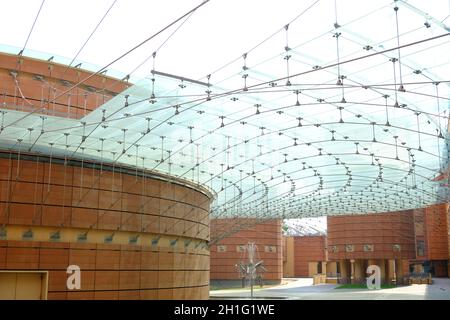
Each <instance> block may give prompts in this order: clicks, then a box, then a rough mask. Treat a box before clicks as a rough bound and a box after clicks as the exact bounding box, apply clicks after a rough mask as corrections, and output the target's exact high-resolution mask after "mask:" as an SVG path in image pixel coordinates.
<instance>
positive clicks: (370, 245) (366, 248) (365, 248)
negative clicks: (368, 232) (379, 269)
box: [363, 244, 374, 252]
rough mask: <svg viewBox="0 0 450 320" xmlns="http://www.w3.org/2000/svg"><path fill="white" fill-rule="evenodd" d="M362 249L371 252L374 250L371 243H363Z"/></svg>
mask: <svg viewBox="0 0 450 320" xmlns="http://www.w3.org/2000/svg"><path fill="white" fill-rule="evenodd" d="M363 250H364V251H365V252H372V251H373V250H374V248H373V244H365V245H364V246H363Z"/></svg>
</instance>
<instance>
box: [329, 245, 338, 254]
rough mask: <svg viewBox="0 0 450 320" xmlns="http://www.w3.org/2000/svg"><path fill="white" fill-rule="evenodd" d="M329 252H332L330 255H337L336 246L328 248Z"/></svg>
mask: <svg viewBox="0 0 450 320" xmlns="http://www.w3.org/2000/svg"><path fill="white" fill-rule="evenodd" d="M330 252H332V253H337V252H339V248H338V246H330Z"/></svg>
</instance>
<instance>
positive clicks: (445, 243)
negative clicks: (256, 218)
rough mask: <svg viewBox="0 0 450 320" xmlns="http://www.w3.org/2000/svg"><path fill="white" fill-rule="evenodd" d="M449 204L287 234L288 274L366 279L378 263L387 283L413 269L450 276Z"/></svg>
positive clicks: (344, 219) (336, 220) (332, 221)
mask: <svg viewBox="0 0 450 320" xmlns="http://www.w3.org/2000/svg"><path fill="white" fill-rule="evenodd" d="M448 214H449V213H448V205H447V204H441V205H434V206H431V207H427V208H425V209H417V210H408V211H399V212H387V213H381V214H365V215H342V216H330V217H328V218H327V235H326V236H319V237H318V236H290V237H289V236H288V237H283V238H284V239H283V241H284V243H285V248H284V253H285V254H284V276H286V277H311V276H313V275H314V274H320V273H323V274H327V275H328V277H329V278H330V279H333V278H339V281H340V282H342V283H350V282H353V283H361V282H364V281H365V278H366V276H367V275H366V270H367V267H368V266H369V265H377V266H379V267H380V270H381V279H382V281H384V282H392V281H394V280H395V281H396V282H397V283H403V280H404V278H405V276H406V275H408V274H410V273H421V272H425V273H430V274H431V275H432V276H435V277H448V276H449V271H450V268H449V263H450V260H449V257H450V251H449V239H450V237H449V234H450V233H449V231H448V230H449V227H448Z"/></svg>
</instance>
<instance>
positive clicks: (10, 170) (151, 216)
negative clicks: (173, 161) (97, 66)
mask: <svg viewBox="0 0 450 320" xmlns="http://www.w3.org/2000/svg"><path fill="white" fill-rule="evenodd" d="M89 75H90V74H89V73H88V72H86V71H82V70H79V69H75V68H67V67H66V66H63V65H58V64H54V63H52V62H49V61H38V60H34V59H30V58H23V57H21V58H19V60H18V59H17V56H9V55H3V54H2V55H1V56H0V83H1V86H2V87H1V97H0V110H1V111H2V113H6V112H8V111H10V110H21V111H30V110H35V109H33V107H32V105H34V106H36V104H38V105H39V106H40V108H39V109H38V110H35V112H39V113H41V114H42V115H43V116H46V117H60V118H61V119H64V118H72V119H81V118H82V117H84V116H85V115H86V114H88V113H89V112H91V111H92V110H95V109H96V108H97V107H98V106H100V105H102V104H103V103H104V102H105V101H107V100H108V99H110V98H111V97H113V96H114V95H115V94H116V93H118V92H120V91H122V90H124V89H126V88H127V86H128V84H127V83H126V82H123V81H118V80H117V79H113V78H109V77H105V76H102V75H95V76H93V77H91V78H90V79H89V80H88V81H86V82H85V83H84V85H82V86H79V87H77V88H76V89H73V90H72V91H69V92H67V94H64V95H63V96H61V97H60V98H58V99H56V101H51V100H52V98H54V97H55V94H56V93H57V92H64V90H65V89H67V88H68V86H70V84H71V83H76V82H77V81H78V80H79V79H80V78H83V77H87V76H89ZM18 84H20V85H18ZM19 88H20V90H19ZM49 101H51V102H50V103H49ZM30 102H33V103H32V104H30ZM3 129H4V128H3V124H2V128H1V130H2V131H3ZM23 140H24V142H25V140H26V138H25V137H24V138H23ZM20 142H21V141H19V143H20ZM50 147H51V146H50ZM20 150H21V151H20V152H17V151H11V149H9V148H8V145H7V144H0V299H1V298H6V299H12V298H19V299H21V298H22V299H23V298H29V299H39V298H40V299H206V298H208V296H209V251H208V248H207V246H206V244H207V241H208V240H209V205H210V201H211V195H210V194H209V192H208V191H206V190H205V189H202V188H201V187H199V186H194V185H193V184H189V183H188V182H186V181H183V180H179V179H176V178H174V177H172V176H168V175H163V174H158V173H155V172H150V171H146V170H142V169H139V170H137V169H136V168H135V167H127V166H125V165H119V164H117V163H112V164H108V163H107V162H102V161H98V160H97V161H96V160H95V159H94V160H92V159H91V160H87V159H83V158H68V157H61V156H58V155H56V154H52V152H51V148H50V149H48V150H45V149H40V150H39V151H38V152H28V151H27V150H23V151H22V149H20ZM46 151H47V152H46ZM69 265H77V266H79V267H80V269H81V288H79V289H74V290H69V289H68V288H67V286H66V280H67V277H68V274H67V268H68V266H69Z"/></svg>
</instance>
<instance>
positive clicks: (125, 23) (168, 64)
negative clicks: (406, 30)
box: [0, 0, 450, 79]
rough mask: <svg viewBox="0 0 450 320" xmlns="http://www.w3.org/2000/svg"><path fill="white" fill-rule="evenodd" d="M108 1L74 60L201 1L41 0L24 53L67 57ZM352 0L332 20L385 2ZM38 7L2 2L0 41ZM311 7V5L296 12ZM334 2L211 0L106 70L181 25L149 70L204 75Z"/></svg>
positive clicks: (33, 1) (102, 54)
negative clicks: (294, 20)
mask: <svg viewBox="0 0 450 320" xmlns="http://www.w3.org/2000/svg"><path fill="white" fill-rule="evenodd" d="M409 2H410V3H412V4H414V5H417V6H419V7H423V5H424V4H423V2H421V1H417V0H416V1H414V0H412V1H409ZM431 2H432V3H433V5H432V6H431V5H429V4H428V5H427V6H426V8H425V9H426V12H427V13H429V14H430V15H432V16H435V17H437V18H438V19H444V18H445V17H446V15H448V12H449V11H450V9H449V8H450V2H449V1H447V0H433V1H430V3H431ZM113 3H114V5H113V6H112V8H111V10H110V11H109V13H108V15H107V16H106V18H105V19H104V20H103V22H102V23H101V25H100V26H99V28H98V29H97V30H96V32H95V33H94V35H93V36H92V38H91V39H90V40H89V42H88V43H87V45H86V46H85V47H84V48H83V50H82V51H81V53H80V55H79V56H78V60H80V61H84V62H88V63H91V64H94V65H97V66H104V65H106V64H108V63H109V62H111V61H113V60H114V59H115V58H117V57H119V56H120V55H121V54H123V53H124V52H126V51H128V50H129V49H130V48H132V47H133V46H135V45H136V44H138V43H140V42H141V41H143V40H144V39H146V38H148V37H149V36H151V35H153V34H154V33H156V32H157V31H159V30H160V29H161V28H163V27H164V26H166V25H167V24H169V23H170V22H172V21H174V20H175V19H177V18H178V17H180V16H181V15H183V14H184V13H186V12H187V11H189V10H190V9H192V8H194V7H195V6H197V5H199V4H200V3H202V1H200V0H182V1H181V0H151V1H144V0H116V1H115V2H114V0H95V1H92V0H78V1H73V0H46V1H45V3H44V5H43V7H42V10H41V12H40V15H39V17H38V19H37V21H36V24H35V26H34V29H33V32H32V33H31V36H30V38H29V41H28V42H27V46H26V49H28V51H27V50H25V55H27V53H28V54H29V53H30V52H29V50H36V51H40V52H44V53H48V55H49V56H51V55H57V56H62V57H66V58H68V59H69V60H68V61H70V60H71V59H72V58H73V57H74V56H75V55H76V54H77V52H78V51H79V49H80V48H81V46H82V45H83V43H84V42H85V41H86V39H88V37H89V35H90V34H91V32H92V31H93V30H94V28H95V27H96V25H97V24H98V22H99V21H100V20H101V18H102V17H103V15H104V14H105V13H106V11H107V10H108V8H110V7H111V5H112V4H113ZM357 3H361V2H360V1H355V0H346V1H342V0H337V1H336V8H337V13H338V16H339V20H340V21H343V22H345V21H346V20H349V19H350V18H351V17H353V18H354V17H356V16H358V15H359V14H363V13H364V12H368V11H370V10H371V9H375V8H378V7H380V6H382V5H386V4H390V3H392V1H386V0H383V1H367V3H365V4H364V5H363V6H362V5H355V4H357ZM40 5H41V0H14V1H13V0H2V1H1V3H0V8H1V11H2V13H3V14H2V19H0V30H8V32H1V33H0V45H7V46H13V47H17V48H22V47H23V46H24V44H25V42H26V39H27V36H28V34H29V31H30V29H31V26H32V24H33V21H34V19H35V17H36V14H37V12H38V10H39V7H40ZM311 5H312V9H309V10H307V12H306V13H305V14H303V15H301V13H302V12H303V11H304V10H306V9H307V8H309V7H310V6H311ZM334 7H335V0H319V1H317V0H307V1H305V0H301V1H299V0H277V1H269V0H245V1H242V0H227V1H225V0H211V1H209V2H208V3H206V4H205V5H204V6H203V7H201V8H200V9H199V10H197V11H196V12H195V13H194V14H193V15H192V16H189V18H188V19H187V21H185V20H182V21H180V23H178V24H176V25H175V26H173V27H172V28H170V29H169V30H167V31H166V32H164V33H162V34H161V35H159V36H157V37H156V38H155V39H154V40H152V41H150V42H148V43H147V44H146V45H144V46H142V47H141V48H139V49H138V50H136V51H135V52H133V53H132V54H130V55H128V56H127V57H125V58H124V59H122V60H120V61H119V62H118V63H116V64H114V65H113V66H112V67H111V68H110V69H114V70H117V71H120V72H122V73H124V74H128V73H129V72H130V71H131V70H133V69H134V68H135V67H136V66H137V65H139V64H140V63H141V62H143V61H144V60H145V59H146V58H148V57H150V56H151V55H152V53H153V52H155V50H156V49H157V48H159V47H160V45H161V44H162V43H164V42H165V41H166V40H167V38H168V37H169V36H170V35H171V34H172V32H173V31H174V30H175V29H176V28H178V27H180V25H181V24H182V26H181V27H180V28H179V30H178V31H177V32H176V33H175V34H173V35H172V36H171V37H170V39H169V41H167V42H166V43H165V44H164V45H163V46H162V47H161V49H160V50H159V51H158V54H157V56H156V60H155V69H156V70H160V71H164V72H168V73H172V74H178V75H181V76H184V77H188V78H192V79H201V78H203V79H205V76H206V75H207V74H210V73H212V72H213V71H214V70H216V69H217V68H219V67H221V66H223V65H224V64H226V63H228V62H230V61H232V60H233V59H235V58H238V57H240V56H242V55H243V54H244V53H246V52H247V51H248V50H249V49H250V48H252V47H253V46H255V45H256V44H258V43H259V42H260V41H262V40H263V39H265V38H267V37H268V36H270V35H272V34H274V33H275V32H277V31H279V30H282V29H283V27H284V26H285V25H286V24H287V23H288V22H289V21H291V20H292V19H294V18H296V17H297V16H299V15H301V17H300V18H299V19H298V20H297V22H296V24H295V26H296V27H297V29H295V30H293V31H292V32H293V33H294V32H295V33H298V34H299V33H305V34H315V33H316V32H317V31H318V30H314V29H311V28H310V27H311V26H312V25H313V24H314V23H316V22H317V21H318V20H319V21H320V23H321V25H324V26H326V29H332V26H333V23H334V22H335V17H334V13H335V12H334ZM325 9H326V10H325ZM328 27H329V28H328ZM374 27H376V28H381V27H383V26H381V25H378V26H374ZM291 28H294V26H292V27H291ZM315 28H317V27H316V26H315ZM284 36H285V35H284V33H283V32H281V33H279V36H278V39H277V41H278V40H279V45H280V47H279V49H282V48H283V45H284ZM19 50H20V49H19ZM13 51H14V50H13ZM278 51H280V50H278ZM281 51H282V50H281ZM252 59H253V61H254V62H255V61H257V59H259V58H256V57H255V56H253V57H252V56H251V55H250V56H249V62H250V63H251V61H252ZM151 69H152V59H149V60H148V61H147V63H146V64H144V65H143V66H142V68H141V69H139V70H138V71H137V74H140V75H142V76H143V75H147V74H148V73H149V71H150V70H151Z"/></svg>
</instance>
